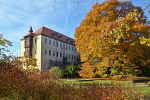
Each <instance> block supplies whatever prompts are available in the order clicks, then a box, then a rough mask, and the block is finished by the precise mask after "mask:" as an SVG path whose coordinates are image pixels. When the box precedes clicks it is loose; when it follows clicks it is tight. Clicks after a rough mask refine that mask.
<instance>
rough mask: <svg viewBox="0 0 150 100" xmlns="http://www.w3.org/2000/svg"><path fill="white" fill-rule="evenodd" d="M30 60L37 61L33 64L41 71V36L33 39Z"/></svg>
mask: <svg viewBox="0 0 150 100" xmlns="http://www.w3.org/2000/svg"><path fill="white" fill-rule="evenodd" d="M35 39H36V43H35ZM35 52H36V53H35ZM32 58H33V59H36V60H37V61H36V62H35V63H36V65H37V67H38V69H40V70H41V35H38V36H34V37H33V47H32Z"/></svg>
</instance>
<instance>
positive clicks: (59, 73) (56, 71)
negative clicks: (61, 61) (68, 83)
mask: <svg viewBox="0 0 150 100" xmlns="http://www.w3.org/2000/svg"><path fill="white" fill-rule="evenodd" d="M49 72H50V73H52V74H53V75H54V77H56V78H60V77H62V76H63V71H62V70H61V69H60V67H58V66H54V67H52V68H51V69H49Z"/></svg>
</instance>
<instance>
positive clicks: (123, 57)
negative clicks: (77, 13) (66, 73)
mask: <svg viewBox="0 0 150 100" xmlns="http://www.w3.org/2000/svg"><path fill="white" fill-rule="evenodd" d="M141 11H142V9H141V8H140V7H135V6H134V5H133V4H132V2H130V1H124V2H119V1H117V0H108V1H105V2H103V3H102V4H99V3H96V4H95V5H93V7H92V10H90V12H89V13H88V14H87V15H86V17H85V19H84V20H83V21H82V23H81V24H80V26H79V27H77V28H76V31H75V35H74V36H75V38H76V41H75V44H76V47H77V51H78V52H80V54H81V55H80V58H81V62H84V63H83V64H82V66H83V67H82V70H81V71H80V76H82V77H95V76H99V77H108V76H109V75H110V76H114V75H119V76H120V77H126V76H128V75H129V74H130V75H137V74H139V73H140V72H141V70H140V68H141V67H143V66H147V67H149V66H150V60H149V59H150V55H149V54H150V48H149V47H147V46H145V45H142V44H141V43H140V40H139V38H140V37H141V36H144V37H145V38H148V37H149V28H150V26H149V25H147V24H145V20H142V19H141V18H143V16H144V13H143V12H142V13H141ZM138 14H141V16H138ZM108 68H110V71H111V73H110V74H109V75H108V74H107V71H108Z"/></svg>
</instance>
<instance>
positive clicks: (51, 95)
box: [0, 67, 142, 100]
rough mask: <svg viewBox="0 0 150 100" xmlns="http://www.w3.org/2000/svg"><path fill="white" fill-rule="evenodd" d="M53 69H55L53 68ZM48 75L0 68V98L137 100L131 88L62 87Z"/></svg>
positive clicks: (106, 86)
mask: <svg viewBox="0 0 150 100" xmlns="http://www.w3.org/2000/svg"><path fill="white" fill-rule="evenodd" d="M55 68H56V69H57V67H55ZM50 74H51V73H49V72H48V71H47V72H46V71H45V72H43V73H27V74H24V73H22V72H21V71H20V70H19V69H18V68H16V67H14V68H9V69H8V67H5V68H4V67H2V68H1V69H0V98H6V97H7V98H11V99H13V100H14V99H15V100H124V99H127V100H139V99H140V98H142V97H141V94H139V93H137V92H136V91H135V90H134V88H127V87H124V86H120V85H118V86H117V85H114V84H106V85H99V84H87V85H84V84H79V85H72V84H63V83H62V82H61V81H57V82H58V83H56V79H54V78H53V79H52V78H50V77H49V76H50Z"/></svg>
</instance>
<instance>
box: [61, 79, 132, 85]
mask: <svg viewBox="0 0 150 100" xmlns="http://www.w3.org/2000/svg"><path fill="white" fill-rule="evenodd" d="M113 82H114V81H113V80H92V81H90V80H89V81H79V80H78V79H62V80H61V83H63V84H92V83H96V84H102V85H103V84H111V83H113ZM119 84H120V85H132V81H116V85H119Z"/></svg>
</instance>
